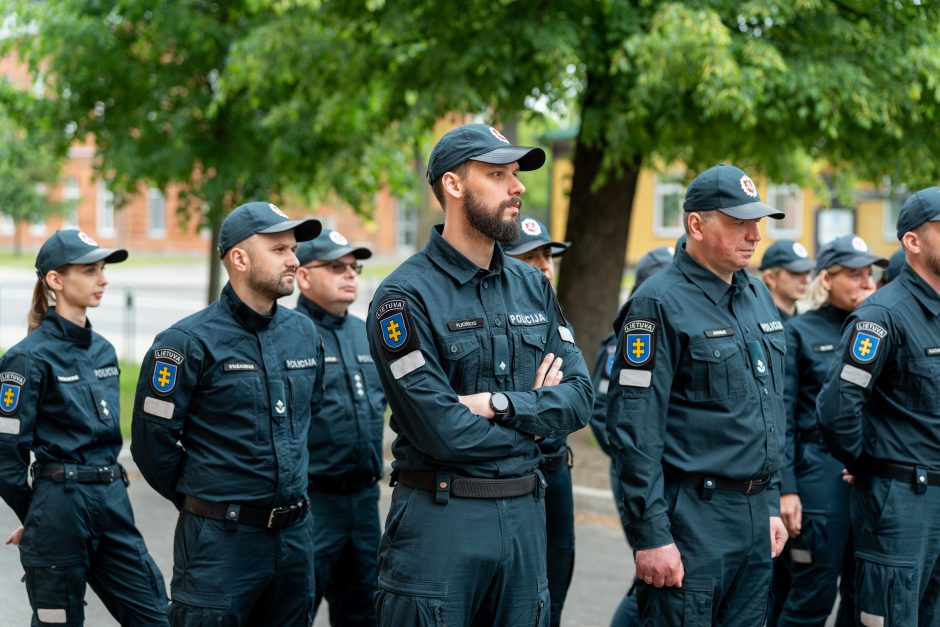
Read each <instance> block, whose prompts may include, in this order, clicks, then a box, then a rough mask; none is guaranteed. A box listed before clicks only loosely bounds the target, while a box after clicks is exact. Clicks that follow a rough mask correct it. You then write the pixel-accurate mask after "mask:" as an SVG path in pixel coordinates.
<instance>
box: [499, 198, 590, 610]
mask: <svg viewBox="0 0 940 627" xmlns="http://www.w3.org/2000/svg"><path fill="white" fill-rule="evenodd" d="M520 218H521V219H520V220H519V237H518V238H517V239H515V240H514V241H512V242H509V243H507V244H506V245H505V246H504V247H503V252H505V253H506V254H507V255H509V256H510V257H513V258H515V259H518V260H519V261H522V262H525V263H527V264H529V265H530V266H532V267H534V268H538V269H539V270H541V271H542V274H544V275H545V278H546V279H548V280H549V281H552V280H553V279H554V278H555V264H554V262H553V261H552V259H553V258H555V257H561V256H562V255H564V254H565V253H566V252H568V249H569V248H571V242H555V241H552V238H551V235H550V233H549V231H548V228H547V227H546V226H545V225H544V224H542V223H541V222H539V221H538V220H536V219H535V218H533V217H531V216H520ZM539 450H540V451H542V457H543V458H544V459H543V460H542V463H541V464H540V465H539V470H541V471H542V474H543V475H544V476H545V481H546V482H547V483H548V487H547V488H546V489H545V531H546V535H547V537H546V542H547V546H548V552H547V553H546V556H545V557H546V568H547V573H548V591H549V593H550V595H551V599H552V616H551V622H550V624H551V625H553V626H554V627H557V625H560V624H561V612H562V610H563V609H564V607H565V597H566V596H567V595H568V586H570V585H571V575H572V574H573V573H574V493H573V492H572V486H571V463H572V453H571V449H570V448H568V439H567V438H564V437H562V438H545V439H543V440H540V441H539Z"/></svg>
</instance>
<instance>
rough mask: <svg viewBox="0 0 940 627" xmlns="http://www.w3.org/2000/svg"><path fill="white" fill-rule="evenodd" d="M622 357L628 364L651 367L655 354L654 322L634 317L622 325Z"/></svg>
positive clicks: (637, 366)
mask: <svg viewBox="0 0 940 627" xmlns="http://www.w3.org/2000/svg"><path fill="white" fill-rule="evenodd" d="M623 336H624V337H623V340H622V341H623V357H624V359H626V361H627V365H628V366H633V367H635V368H642V367H651V366H652V365H653V363H652V362H653V355H654V354H655V348H656V347H655V346H654V343H655V341H656V323H655V322H653V321H652V320H646V319H643V318H635V319H633V320H627V322H626V323H625V324H624V325H623Z"/></svg>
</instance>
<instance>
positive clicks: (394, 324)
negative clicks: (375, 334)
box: [375, 298, 413, 353]
mask: <svg viewBox="0 0 940 627" xmlns="http://www.w3.org/2000/svg"><path fill="white" fill-rule="evenodd" d="M375 321H376V324H378V327H379V334H380V335H381V336H382V345H383V346H384V347H385V350H387V351H390V352H392V353H398V352H401V351H403V350H405V349H406V348H408V346H409V345H410V344H411V343H412V342H411V338H412V335H413V333H412V328H411V317H410V316H409V315H408V303H407V302H405V299H403V298H390V299H388V300H385V301H383V302H382V303H381V304H380V305H379V306H378V307H377V308H376V310H375Z"/></svg>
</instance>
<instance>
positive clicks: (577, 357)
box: [506, 280, 594, 438]
mask: <svg viewBox="0 0 940 627" xmlns="http://www.w3.org/2000/svg"><path fill="white" fill-rule="evenodd" d="M542 286H543V288H544V290H545V292H544V294H545V311H547V312H549V314H548V329H547V331H548V333H547V335H546V340H547V341H546V343H545V353H546V354H548V353H553V354H554V355H555V356H557V357H561V358H562V360H563V361H562V372H563V373H564V375H565V376H564V378H563V379H562V380H561V383H559V384H558V385H553V386H550V387H544V386H543V387H540V388H539V389H537V390H527V391H507V392H506V396H507V397H509V401H510V402H511V403H512V409H513V413H512V417H511V418H509V420H507V421H506V424H507V425H508V426H510V427H512V428H513V429H516V430H517V431H521V432H522V433H526V434H529V435H536V436H541V437H545V438H557V437H562V436H565V435H568V434H569V433H572V432H574V431H577V430H578V429H581V428H582V427H584V426H585V425H586V424H587V423H588V420H590V417H591V406H592V405H593V403H594V392H593V389H592V387H591V378H590V377H589V376H588V372H587V364H585V363H584V355H582V354H581V349H580V348H578V345H577V344H575V341H574V333H572V331H571V328H570V327H569V326H568V323H567V321H566V320H565V318H564V316H563V315H562V313H561V308H560V307H559V305H558V301H557V299H556V298H555V291H554V290H553V289H552V286H551V284H550V283H549V282H548V281H547V280H543V282H542Z"/></svg>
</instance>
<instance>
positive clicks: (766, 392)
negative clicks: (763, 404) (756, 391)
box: [764, 388, 770, 396]
mask: <svg viewBox="0 0 940 627" xmlns="http://www.w3.org/2000/svg"><path fill="white" fill-rule="evenodd" d="M768 394H770V392H768V391H767V388H764V396H767V395H768Z"/></svg>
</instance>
